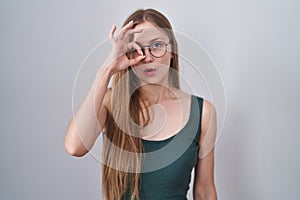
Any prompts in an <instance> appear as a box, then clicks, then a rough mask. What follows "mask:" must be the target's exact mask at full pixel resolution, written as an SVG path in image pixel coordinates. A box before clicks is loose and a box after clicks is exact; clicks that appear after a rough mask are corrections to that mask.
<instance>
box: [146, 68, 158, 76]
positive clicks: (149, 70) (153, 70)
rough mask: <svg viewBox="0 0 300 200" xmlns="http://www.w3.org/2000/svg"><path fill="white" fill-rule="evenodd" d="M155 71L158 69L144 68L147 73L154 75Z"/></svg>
mask: <svg viewBox="0 0 300 200" xmlns="http://www.w3.org/2000/svg"><path fill="white" fill-rule="evenodd" d="M155 72H156V69H154V68H146V69H145V70H144V73H145V74H147V75H154V74H155Z"/></svg>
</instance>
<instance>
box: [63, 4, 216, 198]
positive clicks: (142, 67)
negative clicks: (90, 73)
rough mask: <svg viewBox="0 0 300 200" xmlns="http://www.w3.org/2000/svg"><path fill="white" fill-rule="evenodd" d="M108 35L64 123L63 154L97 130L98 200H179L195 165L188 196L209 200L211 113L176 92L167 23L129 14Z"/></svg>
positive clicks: (83, 145) (84, 147)
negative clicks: (103, 55)
mask: <svg viewBox="0 0 300 200" xmlns="http://www.w3.org/2000/svg"><path fill="white" fill-rule="evenodd" d="M115 31H116V27H115V26H113V27H112V30H111V31H110V33H109V38H110V41H111V44H112V48H111V51H110V53H109V55H108V57H107V59H106V60H105V62H104V63H103V65H102V66H101V68H99V70H98V72H97V74H96V78H95V81H94V82H93V84H92V86H91V88H90V90H89V92H88V94H87V95H86V97H85V99H84V100H83V102H82V103H81V105H80V106H79V108H78V110H77V111H76V113H75V114H74V116H73V118H72V120H71V122H70V124H69V126H68V129H67V133H66V138H65V148H66V150H67V152H68V153H69V154H71V155H73V156H83V155H85V154H86V153H87V152H88V151H89V150H90V149H91V148H92V147H93V145H94V143H95V140H96V139H97V137H98V136H99V134H100V133H101V132H102V133H103V134H102V136H103V144H104V145H103V152H102V162H103V165H102V173H103V175H102V177H103V178H102V179H103V180H102V191H103V197H104V199H108V200H120V199H122V200H125V199H126V200H127V199H141V200H144V199H149V200H158V199H172V200H176V199H178V200H183V199H186V194H187V191H188V189H189V183H190V180H191V171H192V169H193V168H195V178H194V187H193V196H194V199H195V200H216V199H217V194H216V189H215V184H214V144H215V137H216V111H215V109H214V106H213V105H212V104H211V103H210V102H209V101H207V100H204V99H203V98H201V97H198V96H195V95H190V94H187V93H185V92H184V91H182V90H181V89H180V86H179V75H178V71H179V66H178V50H177V42H176V39H175V36H174V33H173V31H172V27H171V24H170V22H169V21H168V19H167V18H166V17H165V16H164V15H163V14H161V13H160V12H158V11H156V10H153V9H146V10H137V11H136V12H134V13H132V14H131V15H130V16H129V17H128V18H127V20H126V21H125V22H124V25H123V27H122V28H121V29H120V30H119V31H118V34H115ZM111 77H113V84H112V87H111V88H108V84H109V80H110V78H111Z"/></svg>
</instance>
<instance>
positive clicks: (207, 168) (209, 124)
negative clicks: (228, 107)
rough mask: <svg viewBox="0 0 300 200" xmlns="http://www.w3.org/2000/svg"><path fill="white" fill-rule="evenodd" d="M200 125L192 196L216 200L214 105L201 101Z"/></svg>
mask: <svg viewBox="0 0 300 200" xmlns="http://www.w3.org/2000/svg"><path fill="white" fill-rule="evenodd" d="M202 109H203V110H202V127H201V137H200V139H199V140H200V141H199V145H200V150H199V155H198V156H199V158H198V162H197V165H196V167H195V178H194V189H193V196H194V199H195V200H216V199H217V192H216V188H215V183H214V145H215V141H216V129H217V123H216V122H217V119H216V111H215V108H214V106H213V105H212V104H211V103H210V102H209V101H206V100H204V101H203V108H202Z"/></svg>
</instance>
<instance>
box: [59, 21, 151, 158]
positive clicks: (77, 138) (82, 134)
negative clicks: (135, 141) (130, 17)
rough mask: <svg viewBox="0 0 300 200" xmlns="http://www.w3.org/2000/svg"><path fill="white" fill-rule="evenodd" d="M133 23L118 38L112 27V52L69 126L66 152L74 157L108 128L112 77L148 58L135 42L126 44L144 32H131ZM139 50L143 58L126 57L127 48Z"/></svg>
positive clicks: (90, 145) (85, 149)
mask: <svg viewBox="0 0 300 200" xmlns="http://www.w3.org/2000/svg"><path fill="white" fill-rule="evenodd" d="M132 27H133V22H132V21H131V22H129V23H128V24H127V25H125V26H123V27H122V29H121V30H120V31H119V34H118V36H117V37H116V38H115V37H114V33H115V31H116V26H113V27H112V29H111V31H110V33H109V39H110V42H111V44H112V49H111V51H110V53H109V55H108V57H107V58H106V60H105V61H104V64H103V65H102V67H101V68H100V69H99V70H98V71H97V74H96V78H95V80H94V82H93V84H92V86H91V88H90V90H89V91H88V93H87V95H86V96H85V98H84V100H83V101H82V103H81V104H80V106H79V108H78V109H77V110H76V112H75V114H74V116H73V117H72V119H71V122H70V123H69V126H68V128H67V133H66V137H65V149H66V150H67V152H68V153H69V154H71V155H73V156H83V155H85V154H86V153H87V152H88V151H89V150H90V149H91V148H92V147H93V145H94V143H95V141H96V139H97V137H98V136H99V134H100V132H101V131H102V130H103V128H104V127H105V121H106V115H107V111H108V108H107V105H108V103H109V101H110V93H111V92H110V89H108V88H107V86H108V84H109V80H110V78H111V76H112V75H113V74H114V73H116V72H118V71H120V70H124V69H126V68H128V67H129V66H131V65H134V64H136V63H138V62H140V61H141V60H142V59H144V58H145V56H143V55H142V51H141V48H140V47H139V46H138V45H137V44H136V43H133V42H131V43H127V42H126V41H128V38H129V37H131V36H132V34H134V33H137V32H141V31H142V30H139V29H137V30H135V29H132ZM131 48H136V49H138V50H139V51H140V52H141V55H140V56H138V57H136V58H133V59H129V58H128V57H127V56H126V52H127V50H128V49H131Z"/></svg>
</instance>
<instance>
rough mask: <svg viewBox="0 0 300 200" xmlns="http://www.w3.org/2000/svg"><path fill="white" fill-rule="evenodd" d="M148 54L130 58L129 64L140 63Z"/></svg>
mask: <svg viewBox="0 0 300 200" xmlns="http://www.w3.org/2000/svg"><path fill="white" fill-rule="evenodd" d="M145 57H146V56H138V57H136V58H133V59H129V66H132V65H135V64H137V63H139V62H140V61H141V60H143V59H144V58H145Z"/></svg>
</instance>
